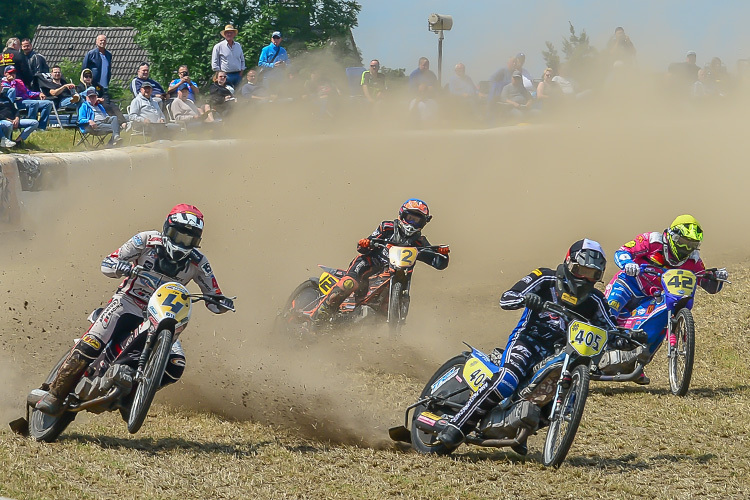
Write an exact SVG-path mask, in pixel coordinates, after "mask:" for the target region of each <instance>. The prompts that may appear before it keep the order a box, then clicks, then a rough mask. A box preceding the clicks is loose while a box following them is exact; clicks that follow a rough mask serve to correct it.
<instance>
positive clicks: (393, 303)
mask: <svg viewBox="0 0 750 500" xmlns="http://www.w3.org/2000/svg"><path fill="white" fill-rule="evenodd" d="M408 312H409V298H408V296H407V295H404V284H403V283H401V282H400V281H394V282H393V283H391V296H390V298H389V299H388V327H389V329H390V331H391V333H392V334H398V333H400V332H401V326H403V324H404V321H406V314H407V313H408Z"/></svg>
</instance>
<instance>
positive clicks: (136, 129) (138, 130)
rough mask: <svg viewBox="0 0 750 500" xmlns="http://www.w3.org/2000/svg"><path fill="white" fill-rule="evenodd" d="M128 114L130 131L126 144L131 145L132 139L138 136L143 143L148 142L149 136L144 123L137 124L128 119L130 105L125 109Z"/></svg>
mask: <svg viewBox="0 0 750 500" xmlns="http://www.w3.org/2000/svg"><path fill="white" fill-rule="evenodd" d="M126 109H127V112H128V128H129V129H130V140H129V142H128V144H133V137H134V136H136V135H139V136H141V137H143V142H148V136H149V135H150V134H149V133H148V131H147V129H148V127H146V124H145V123H141V122H137V121H135V120H132V119H130V105H128V107H127V108H126Z"/></svg>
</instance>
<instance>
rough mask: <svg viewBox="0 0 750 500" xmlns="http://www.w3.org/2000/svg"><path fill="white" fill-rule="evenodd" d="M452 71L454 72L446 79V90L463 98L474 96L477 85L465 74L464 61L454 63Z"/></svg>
mask: <svg viewBox="0 0 750 500" xmlns="http://www.w3.org/2000/svg"><path fill="white" fill-rule="evenodd" d="M453 71H454V72H455V73H456V74H455V75H453V76H452V77H451V79H450V80H449V81H448V91H449V92H450V93H451V95H453V96H457V97H462V98H464V99H468V98H473V97H476V96H477V86H476V85H474V81H473V80H472V79H471V77H470V76H469V75H467V74H466V66H465V65H464V63H458V64H456V66H455V68H453Z"/></svg>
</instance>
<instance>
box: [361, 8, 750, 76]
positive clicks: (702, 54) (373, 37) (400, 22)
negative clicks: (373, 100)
mask: <svg viewBox="0 0 750 500" xmlns="http://www.w3.org/2000/svg"><path fill="white" fill-rule="evenodd" d="M358 1H359V3H360V4H361V5H362V11H361V12H360V14H359V26H358V27H357V28H355V29H354V31H353V32H354V39H355V41H356V43H357V46H358V47H359V49H360V50H361V52H362V57H363V59H365V60H366V62H369V60H370V59H372V58H376V59H379V60H380V62H381V65H383V66H386V67H389V68H406V70H407V74H408V73H410V72H411V71H412V70H414V69H416V67H417V61H418V59H419V58H420V57H421V56H425V57H427V58H429V59H430V64H431V65H430V69H432V70H433V71H434V72H435V73H436V74H437V72H438V61H437V59H438V57H437V53H438V49H437V47H438V36H437V35H436V34H434V33H432V32H430V31H429V30H428V26H427V17H428V16H429V15H430V14H431V13H437V14H448V15H452V16H453V29H452V30H451V31H446V32H445V40H444V41H443V80H444V81H447V77H448V76H450V75H451V74H452V71H453V66H454V65H455V64H456V63H457V62H463V63H464V64H466V72H467V74H468V75H469V76H471V77H472V78H473V79H474V80H475V81H481V80H486V79H488V78H489V76H490V75H491V74H492V73H494V72H495V71H496V70H497V69H499V68H500V67H501V66H504V65H505V63H506V61H507V60H508V58H509V57H511V56H513V55H515V54H517V53H519V52H523V53H525V54H526V64H525V67H526V68H527V69H528V70H529V71H530V72H531V75H532V77H534V78H538V77H540V75H541V73H542V72H543V70H544V67H545V64H544V59H543V58H542V51H543V50H545V49H546V47H545V41H550V42H552V43H553V44H554V45H555V47H556V48H557V50H558V52H559V54H560V56H561V58H562V57H563V53H562V43H561V41H562V39H563V38H565V37H567V36H568V35H569V25H568V21H570V22H572V23H573V26H575V28H576V32H577V33H580V31H582V30H585V31H586V33H587V34H588V36H589V39H590V40H591V44H592V45H593V46H594V47H596V48H597V49H602V48H604V47H605V46H606V44H607V41H608V40H609V38H610V36H612V34H613V33H614V29H615V28H616V27H617V26H622V27H623V28H624V29H625V32H626V34H628V36H630V39H631V40H632V42H633V44H634V45H635V48H636V50H637V60H638V64H639V66H640V67H643V68H646V69H649V70H659V71H661V70H666V67H667V65H668V64H669V63H671V62H677V61H683V60H684V59H685V54H686V53H687V51H689V50H694V51H696V53H697V56H698V60H697V63H698V65H700V66H703V65H704V64H707V63H708V62H709V61H710V60H711V58H712V57H714V56H718V57H720V58H721V60H722V61H723V62H724V64H725V65H726V66H727V69H728V70H729V71H730V72H735V71H736V64H737V60H738V59H745V58H750V30H749V29H748V28H747V24H748V20H749V19H750V2H749V1H747V0H733V1H729V0H713V1H696V0H628V1H624V0H566V1H563V0H546V1H542V0H521V1H515V2H509V1H503V0H358Z"/></svg>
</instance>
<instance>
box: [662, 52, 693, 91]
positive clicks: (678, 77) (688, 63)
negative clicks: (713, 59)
mask: <svg viewBox="0 0 750 500" xmlns="http://www.w3.org/2000/svg"><path fill="white" fill-rule="evenodd" d="M696 58H697V56H696V54H695V52H694V51H692V50H691V51H689V52H688V53H687V54H686V55H685V60H684V61H683V62H679V63H672V64H670V65H669V67H668V68H667V71H668V72H669V76H670V77H671V78H672V79H673V80H674V83H677V84H678V85H684V86H685V87H687V88H689V87H690V86H691V85H693V83H695V81H696V80H697V79H698V70H699V69H701V68H700V66H698V65H697V64H695V61H696Z"/></svg>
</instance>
